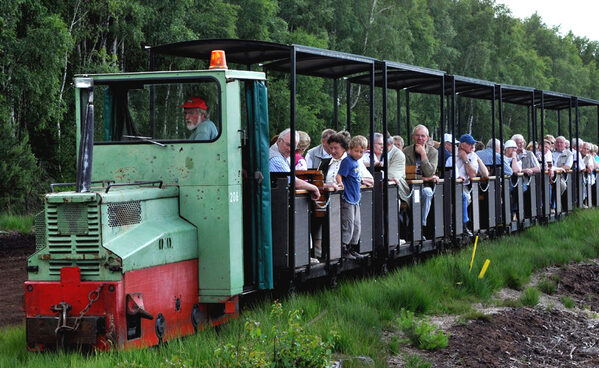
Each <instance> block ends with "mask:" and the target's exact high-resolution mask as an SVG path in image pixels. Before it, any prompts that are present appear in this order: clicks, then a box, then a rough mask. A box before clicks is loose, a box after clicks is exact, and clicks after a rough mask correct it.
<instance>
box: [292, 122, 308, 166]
mask: <svg viewBox="0 0 599 368" xmlns="http://www.w3.org/2000/svg"><path fill="white" fill-rule="evenodd" d="M297 132H298V133H299V137H300V139H299V142H297V149H296V150H295V169H296V170H308V164H307V163H306V159H305V158H304V157H303V156H302V155H303V154H304V152H305V151H306V149H308V147H310V136H309V135H308V133H306V132H302V131H301V130H298V131H297Z"/></svg>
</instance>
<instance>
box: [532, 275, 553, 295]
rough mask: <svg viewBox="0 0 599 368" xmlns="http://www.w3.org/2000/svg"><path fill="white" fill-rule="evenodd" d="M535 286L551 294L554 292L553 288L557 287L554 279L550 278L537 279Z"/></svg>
mask: <svg viewBox="0 0 599 368" xmlns="http://www.w3.org/2000/svg"><path fill="white" fill-rule="evenodd" d="M537 287H538V288H539V290H541V291H542V292H544V293H545V294H548V295H553V294H554V293H555V289H556V288H557V285H556V283H555V281H554V280H552V279H543V280H541V281H539V283H538V284H537Z"/></svg>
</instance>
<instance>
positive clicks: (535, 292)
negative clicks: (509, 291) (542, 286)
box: [520, 287, 541, 307]
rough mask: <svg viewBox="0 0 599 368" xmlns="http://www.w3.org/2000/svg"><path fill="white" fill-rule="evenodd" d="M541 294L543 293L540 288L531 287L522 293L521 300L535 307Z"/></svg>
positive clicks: (528, 305)
mask: <svg viewBox="0 0 599 368" xmlns="http://www.w3.org/2000/svg"><path fill="white" fill-rule="evenodd" d="M540 296H541V293H540V292H539V289H536V288H532V287H531V288H527V289H526V290H524V293H522V296H521V297H520V301H521V302H522V304H523V305H525V306H527V307H534V306H535V305H537V304H539V298H540Z"/></svg>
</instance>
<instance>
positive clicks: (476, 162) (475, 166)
mask: <svg viewBox="0 0 599 368" xmlns="http://www.w3.org/2000/svg"><path fill="white" fill-rule="evenodd" d="M475 143H476V140H474V138H472V136H471V135H470V134H463V135H462V136H461V137H460V145H459V147H458V152H457V154H456V163H455V169H456V173H457V174H456V178H458V179H462V180H464V192H462V209H463V211H462V213H463V217H464V231H465V232H466V234H468V235H470V236H472V232H470V230H469V229H468V228H467V227H466V223H467V222H468V221H470V219H469V218H468V205H469V204H470V202H471V201H472V198H471V197H470V193H469V192H467V191H466V185H468V184H469V183H470V179H472V178H474V177H476V176H478V175H479V174H480V176H481V177H483V178H488V177H489V171H488V170H487V167H486V166H485V164H483V162H482V161H481V159H480V158H479V157H478V155H477V154H476V153H474V144H475ZM451 164H452V157H451V156H449V159H448V160H447V166H451Z"/></svg>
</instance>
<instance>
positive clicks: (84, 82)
mask: <svg viewBox="0 0 599 368" xmlns="http://www.w3.org/2000/svg"><path fill="white" fill-rule="evenodd" d="M93 85H94V80H93V79H92V78H75V87H77V88H90V87H92V86H93Z"/></svg>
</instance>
